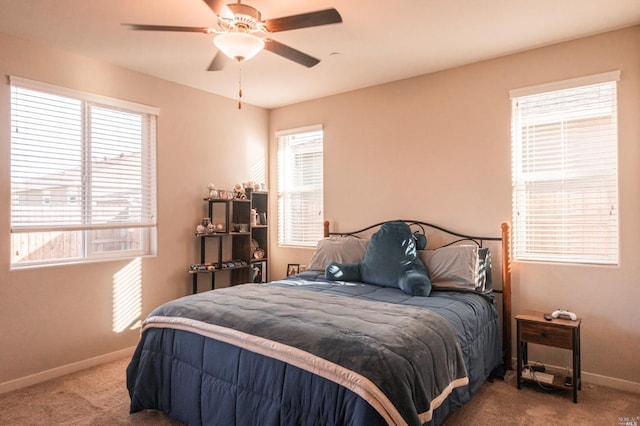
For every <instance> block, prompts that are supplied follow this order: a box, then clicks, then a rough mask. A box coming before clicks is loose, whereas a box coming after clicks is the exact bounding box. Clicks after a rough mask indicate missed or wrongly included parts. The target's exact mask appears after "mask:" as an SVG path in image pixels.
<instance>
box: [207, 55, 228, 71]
mask: <svg viewBox="0 0 640 426" xmlns="http://www.w3.org/2000/svg"><path fill="white" fill-rule="evenodd" d="M226 58H227V57H226V56H224V55H221V54H220V52H218V53H216V56H214V57H213V60H212V61H211V63H210V64H209V68H207V71H221V70H222V69H223V68H224V66H225V65H226V64H227V59H226Z"/></svg>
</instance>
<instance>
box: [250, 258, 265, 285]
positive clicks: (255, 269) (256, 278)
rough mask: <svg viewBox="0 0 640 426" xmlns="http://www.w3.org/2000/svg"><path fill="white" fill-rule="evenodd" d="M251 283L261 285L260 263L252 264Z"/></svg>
mask: <svg viewBox="0 0 640 426" xmlns="http://www.w3.org/2000/svg"><path fill="white" fill-rule="evenodd" d="M252 271H253V274H252V275H253V277H252V279H253V282H254V283H258V284H260V283H262V282H263V278H262V277H263V275H262V262H256V263H254V264H253V269H252Z"/></svg>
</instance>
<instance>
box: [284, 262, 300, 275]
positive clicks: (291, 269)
mask: <svg viewBox="0 0 640 426" xmlns="http://www.w3.org/2000/svg"><path fill="white" fill-rule="evenodd" d="M299 273H300V264H299V263H289V264H288V265H287V276H290V275H295V274H299Z"/></svg>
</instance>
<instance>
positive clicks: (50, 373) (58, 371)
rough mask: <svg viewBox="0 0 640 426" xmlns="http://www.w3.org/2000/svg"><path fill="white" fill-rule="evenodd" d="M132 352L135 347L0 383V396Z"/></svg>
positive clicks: (127, 355)
mask: <svg viewBox="0 0 640 426" xmlns="http://www.w3.org/2000/svg"><path fill="white" fill-rule="evenodd" d="M134 351H135V346H132V347H130V348H125V349H121V350H119V351H116V352H110V353H108V354H104V355H100V356H97V357H94V358H89V359H85V360H82V361H78V362H74V363H73V364H67V365H63V366H61V367H56V368H52V369H51V370H46V371H42V372H40V373H36V374H31V375H29V376H26V377H20V378H19V379H15V380H9V381H8V382H4V383H0V394H3V393H6V392H10V391H13V390H16V389H20V388H24V387H27V386H31V385H35V384H38V383H42V382H46V381H47V380H51V379H55V378H57V377H60V376H64V375H66V374H71V373H75V372H76V371H80V370H84V369H87V368H91V367H95V366H96V365H100V364H105V363H107V362H111V361H117V360H119V359H122V358H126V357H130V356H131V355H133V352H134Z"/></svg>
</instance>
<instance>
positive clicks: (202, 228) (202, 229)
mask: <svg viewBox="0 0 640 426" xmlns="http://www.w3.org/2000/svg"><path fill="white" fill-rule="evenodd" d="M210 224H211V219H209V218H208V217H205V218H203V219H202V222H200V223H199V224H198V226H196V232H197V233H198V234H204V233H206V232H208V229H209V225H210Z"/></svg>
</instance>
